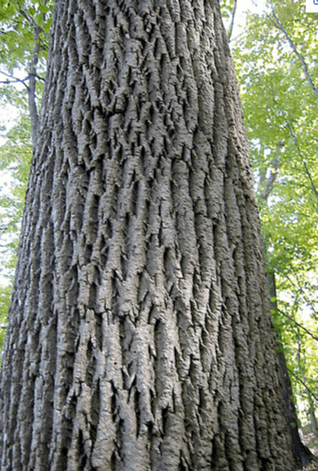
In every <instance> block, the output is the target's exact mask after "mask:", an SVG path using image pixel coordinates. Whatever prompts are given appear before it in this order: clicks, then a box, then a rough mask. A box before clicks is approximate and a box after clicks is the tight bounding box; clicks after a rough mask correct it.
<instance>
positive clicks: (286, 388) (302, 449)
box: [267, 271, 314, 466]
mask: <svg viewBox="0 0 318 471" xmlns="http://www.w3.org/2000/svg"><path fill="white" fill-rule="evenodd" d="M267 280H268V285H269V292H270V297H271V303H270V307H271V309H274V310H275V311H277V300H276V298H277V293H276V280H275V273H274V272H272V271H271V272H268V274H267ZM278 362H279V371H280V376H281V379H282V384H283V398H284V404H285V411H286V416H287V420H288V425H289V430H290V434H291V437H292V453H293V457H294V459H295V461H296V463H297V465H298V466H306V465H307V464H309V463H310V462H311V461H312V459H313V458H314V456H313V454H312V453H311V451H310V450H309V448H308V447H307V446H306V445H304V444H303V443H302V441H301V439H300V435H299V427H298V418H297V413H296V407H295V404H294V401H293V390H292V385H291V382H290V379H289V376H288V369H287V366H286V359H285V354H284V351H283V349H282V348H280V349H279V353H278Z"/></svg>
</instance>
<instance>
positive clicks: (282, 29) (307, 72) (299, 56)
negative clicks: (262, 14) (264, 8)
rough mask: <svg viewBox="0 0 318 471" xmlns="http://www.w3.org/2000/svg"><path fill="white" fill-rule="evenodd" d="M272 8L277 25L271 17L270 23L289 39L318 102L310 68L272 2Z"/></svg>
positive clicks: (317, 94)
mask: <svg viewBox="0 0 318 471" xmlns="http://www.w3.org/2000/svg"><path fill="white" fill-rule="evenodd" d="M271 6H272V13H273V16H274V18H275V20H276V23H275V21H274V20H272V18H271V17H269V19H270V21H271V22H272V23H273V24H274V26H275V27H276V28H278V29H279V30H280V31H281V32H282V33H283V34H284V36H285V38H286V39H287V41H288V43H289V45H290V47H291V48H292V50H293V51H294V53H295V54H296V56H297V57H298V59H299V60H300V62H301V63H302V66H303V70H304V73H305V77H306V79H307V82H308V83H309V85H310V86H311V88H312V91H313V92H314V94H315V96H316V98H317V100H318V90H317V88H316V87H315V85H314V83H313V81H312V80H311V77H310V75H309V71H308V67H307V64H306V62H305V60H304V58H303V56H302V55H301V54H299V52H298V51H297V48H296V46H295V43H294V42H293V40H292V39H291V37H290V36H289V35H288V33H287V31H286V30H285V28H284V27H283V25H282V23H281V22H280V20H279V18H278V16H277V15H276V13H275V11H274V7H273V3H272V1H271Z"/></svg>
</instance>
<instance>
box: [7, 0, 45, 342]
mask: <svg viewBox="0 0 318 471" xmlns="http://www.w3.org/2000/svg"><path fill="white" fill-rule="evenodd" d="M52 5H53V1H52V0H49V1H47V0H36V1H34V0H32V1H29V0H28V1H25V2H18V1H16V0H10V1H8V0H0V23H1V27H0V97H1V99H0V110H1V116H2V121H3V122H4V124H3V125H2V126H1V127H0V143H1V146H0V174H1V184H0V236H1V238H0V265H1V283H0V323H2V324H4V323H5V319H6V313H7V311H8V306H9V302H10V296H11V290H12V278H13V272H14V267H15V263H16V251H17V246H18V239H19V232H20V221H21V218H22V210H23V206H24V196H25V191H26V182H27V178H28V173H29V164H30V160H31V154H32V144H31V126H30V122H29V121H30V120H29V110H30V99H31V100H33V101H34V103H35V107H36V106H39V103H40V99H41V95H42V90H43V83H44V75H45V68H46V55H47V49H48V40H49V30H50V24H51V17H52V11H51V10H52ZM35 112H37V111H36V110H35ZM12 115H13V121H14V125H13V126H12V125H10V124H11V123H10V119H8V118H10V116H12ZM3 338H4V329H0V348H1V346H2V344H3Z"/></svg>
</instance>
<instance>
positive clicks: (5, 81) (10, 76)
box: [0, 70, 29, 89]
mask: <svg viewBox="0 0 318 471" xmlns="http://www.w3.org/2000/svg"><path fill="white" fill-rule="evenodd" d="M0 74H2V75H4V76H5V77H8V80H4V81H1V82H0V83H6V84H9V83H17V82H19V83H23V85H24V86H25V87H26V89H28V88H29V87H28V86H27V85H26V84H25V83H24V82H25V81H26V80H28V79H29V75H28V76H27V77H26V78H25V79H19V78H17V77H14V76H13V75H11V74H7V73H6V72H2V70H1V71H0ZM9 79H12V80H9Z"/></svg>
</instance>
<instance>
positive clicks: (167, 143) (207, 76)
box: [1, 0, 293, 471]
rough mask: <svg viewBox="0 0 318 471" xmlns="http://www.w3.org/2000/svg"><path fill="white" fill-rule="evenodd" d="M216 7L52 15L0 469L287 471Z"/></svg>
mask: <svg viewBox="0 0 318 471" xmlns="http://www.w3.org/2000/svg"><path fill="white" fill-rule="evenodd" d="M226 41H227V40H226V35H225V33H224V31H223V27H222V24H221V19H220V14H219V7H218V3H217V2H216V1H214V0H205V1H203V0H198V1H193V2H190V1H188V0H178V1H173V0H153V1H151V0H144V1H140V2H139V1H138V2H137V1H129V0H126V1H124V0H117V1H116V0H108V1H107V2H106V1H103V0H96V1H91V2H87V1H84V0H82V1H81V0H68V1H61V0H60V1H58V2H57V4H56V6H55V12H54V21H53V38H52V41H51V46H50V53H49V65H48V74H47V79H46V84H47V86H46V91H45V95H44V99H43V108H42V112H41V117H40V123H39V127H40V129H39V135H38V138H37V148H36V152H35V155H34V159H33V163H32V168H31V174H30V181H29V190H28V193H27V200H26V210H25V214H24V221H23V230H22V236H21V242H20V248H19V260H18V266H17V273H16V278H15V289H14V294H13V299H12V305H11V311H10V316H9V327H8V335H7V340H6V347H5V354H4V359H3V366H2V379H1V381H2V382H1V398H2V408H1V422H2V424H1V430H2V440H1V456H2V458H1V460H2V461H1V463H2V467H1V469H2V470H6V471H9V470H14V471H18V470H23V471H28V470H30V471H31V470H41V471H43V470H52V471H53V470H63V471H64V470H68V471H71V470H72V471H73V470H76V471H77V470H85V471H92V470H99V471H108V470H109V471H113V470H116V471H146V470H152V471H159V470H160V471H168V470H169V471H174V470H178V471H190V470H191V471H192V470H200V471H204V470H216V471H221V470H222V471H243V470H244V471H258V470H264V471H265V470H266V471H274V470H276V471H281V470H292V469H293V459H292V454H291V443H290V435H289V431H288V426H287V421H286V418H285V415H284V405H283V401H282V390H281V383H280V379H279V368H278V361H277V355H276V342H275V334H274V330H273V327H272V323H271V319H270V314H269V300H268V287H267V280H266V271H265V264H264V257H263V249H262V244H261V239H260V224H259V219H258V212H257V207H256V204H255V197H254V192H253V178H252V172H251V168H250V163H249V159H248V146H247V141H246V136H245V131H244V127H243V119H242V113H241V106H240V101H239V97H238V90H237V86H236V82H235V78H234V73H233V67H232V64H231V58H230V53H229V49H228V46H227V42H226Z"/></svg>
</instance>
